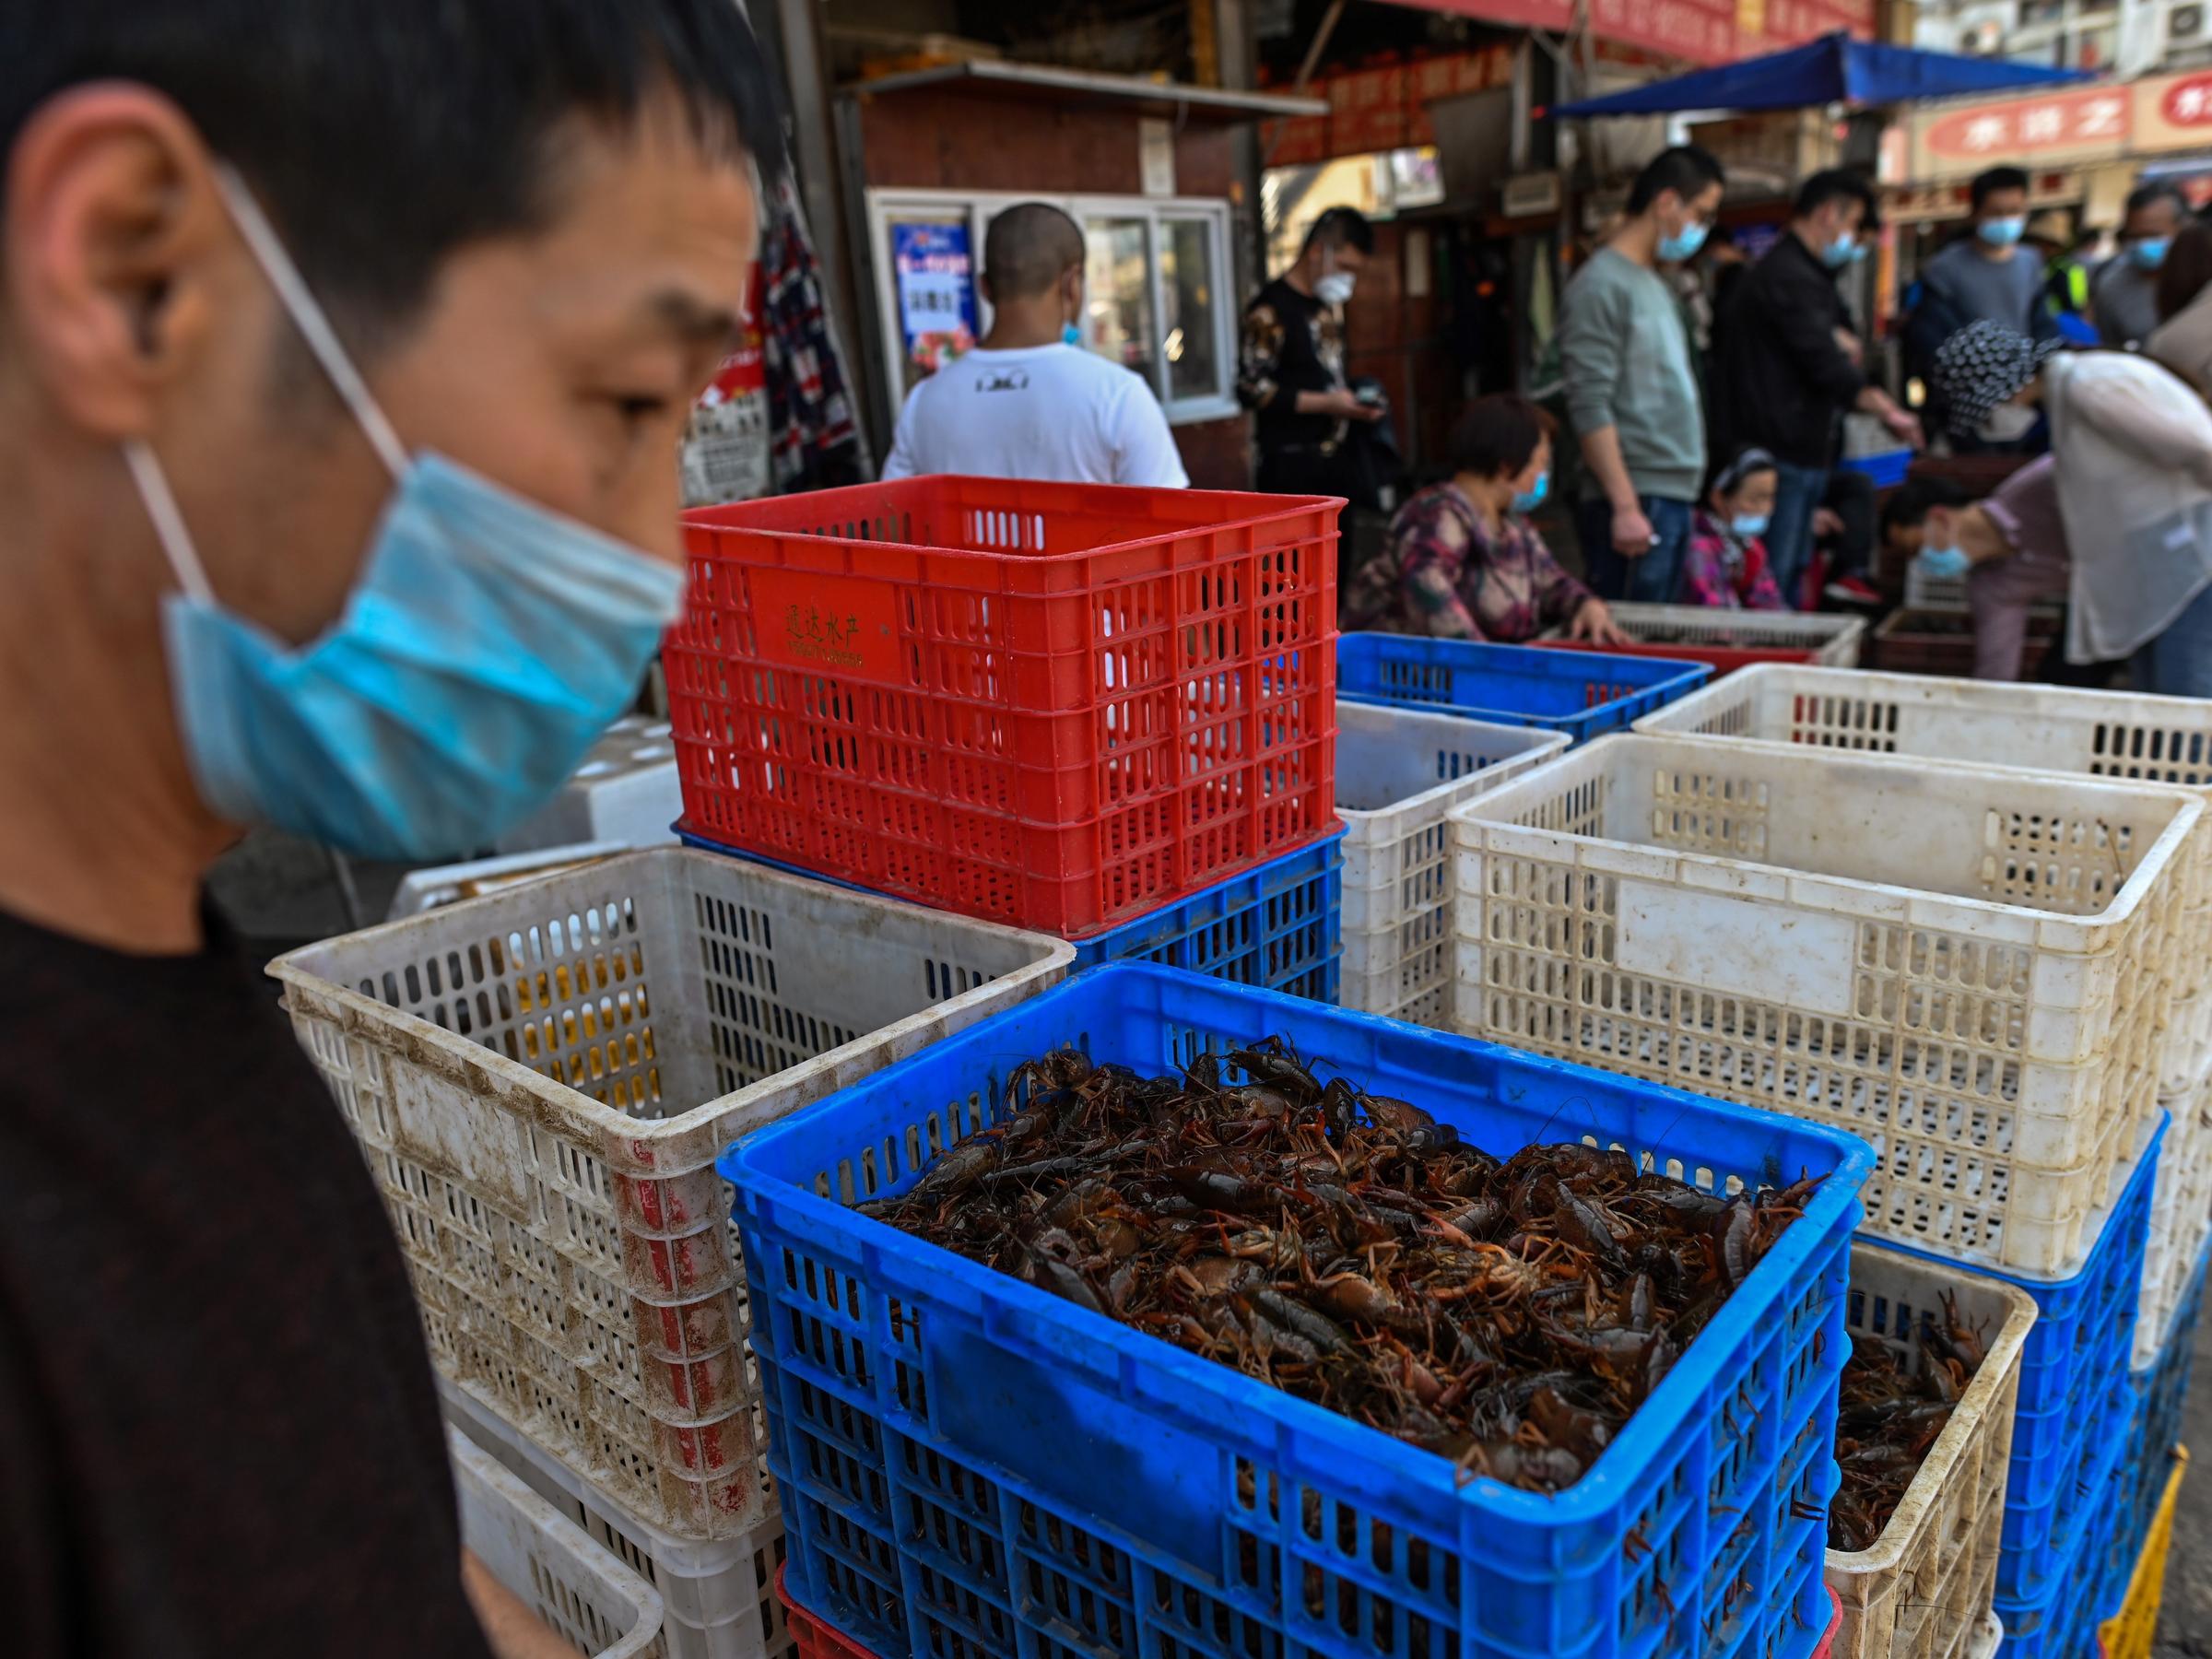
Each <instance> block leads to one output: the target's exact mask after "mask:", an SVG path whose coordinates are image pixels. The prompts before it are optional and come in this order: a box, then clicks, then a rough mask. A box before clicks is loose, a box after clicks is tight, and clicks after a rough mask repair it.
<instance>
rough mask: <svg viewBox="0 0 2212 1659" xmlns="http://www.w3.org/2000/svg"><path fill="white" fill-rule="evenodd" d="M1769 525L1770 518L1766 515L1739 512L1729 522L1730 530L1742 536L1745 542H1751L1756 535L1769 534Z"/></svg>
mask: <svg viewBox="0 0 2212 1659" xmlns="http://www.w3.org/2000/svg"><path fill="white" fill-rule="evenodd" d="M1768 523H1769V518H1768V515H1767V514H1766V513H1763V512H1739V513H1737V514H1736V515H1735V517H1734V518H1731V519H1730V520H1729V521H1728V528H1729V529H1731V530H1733V531H1735V533H1736V535H1740V536H1742V537H1743V538H1744V540H1746V541H1749V540H1750V539H1751V538H1752V537H1753V536H1755V535H1765V534H1766V533H1767V524H1768Z"/></svg>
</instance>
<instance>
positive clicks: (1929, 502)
mask: <svg viewBox="0 0 2212 1659" xmlns="http://www.w3.org/2000/svg"><path fill="white" fill-rule="evenodd" d="M1974 499H1975V498H1974V496H1973V495H1972V493H1971V492H1970V491H1969V490H1967V489H1965V488H1963V487H1961V486H1959V485H1957V484H1954V483H1952V482H1951V481H1950V480H1949V479H1948V478H1907V479H1906V480H1905V481H1904V483H1903V484H1902V485H1900V487H1899V488H1897V489H1896V490H1895V491H1893V492H1892V493H1891V494H1890V497H1889V499H1888V500H1886V501H1884V502H1883V503H1882V512H1881V518H1880V524H1881V535H1882V536H1883V537H1884V538H1885V539H1887V538H1888V535H1889V533H1890V532H1891V531H1892V530H1917V529H1919V528H1920V527H1921V526H1922V525H1923V524H1926V523H1927V522H1928V514H1929V512H1931V511H1933V510H1934V509H1935V508H1937V507H1969V506H1971V505H1972V504H1973V501H1974Z"/></svg>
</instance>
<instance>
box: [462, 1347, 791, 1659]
mask: <svg viewBox="0 0 2212 1659" xmlns="http://www.w3.org/2000/svg"><path fill="white" fill-rule="evenodd" d="M440 1392H441V1395H442V1397H443V1400H444V1403H445V1413H446V1418H447V1420H448V1422H449V1423H450V1424H452V1425H453V1432H454V1433H455V1435H456V1437H457V1438H460V1439H464V1440H465V1441H467V1442H469V1443H470V1444H471V1445H472V1446H473V1447H474V1448H476V1449H477V1452H478V1454H479V1455H480V1456H483V1457H486V1458H488V1459H490V1460H492V1461H493V1464H494V1466H495V1467H496V1468H497V1469H498V1470H499V1472H500V1474H502V1475H504V1476H506V1477H508V1478H509V1479H510V1480H513V1481H519V1482H520V1483H521V1484H522V1485H523V1486H524V1488H526V1490H527V1492H528V1494H529V1495H530V1496H531V1497H533V1498H535V1499H536V1500H538V1501H540V1502H542V1503H544V1504H546V1505H547V1506H549V1507H550V1508H551V1510H552V1511H553V1512H554V1513H553V1514H552V1515H551V1516H550V1517H549V1519H551V1520H554V1521H556V1522H559V1524H561V1525H564V1526H567V1527H570V1528H571V1530H578V1529H580V1534H581V1536H580V1541H581V1542H582V1543H584V1544H586V1545H589V1546H591V1547H593V1548H594V1549H597V1550H600V1551H602V1552H604V1553H605V1554H607V1555H611V1556H612V1557H613V1558H615V1564H616V1565H618V1566H620V1567H622V1568H623V1570H624V1571H626V1572H628V1573H629V1574H631V1575H634V1576H635V1577H636V1578H638V1579H641V1580H642V1581H643V1584H642V1585H641V1588H644V1589H645V1590H646V1592H647V1594H650V1595H652V1596H653V1609H654V1612H655V1613H656V1615H657V1618H656V1620H655V1622H656V1623H657V1625H658V1627H659V1632H660V1634H659V1639H658V1640H657V1641H652V1642H650V1643H649V1644H648V1645H647V1646H645V1647H643V1648H641V1649H639V1650H637V1651H638V1652H639V1653H641V1654H644V1655H646V1656H647V1659H778V1656H779V1655H782V1654H787V1653H792V1652H793V1642H792V1638H791V1632H790V1630H789V1629H788V1628H787V1627H786V1624H785V1621H784V1618H783V1608H782V1603H780V1602H779V1601H777V1599H776V1594H775V1583H776V1569H777V1568H778V1567H780V1566H782V1563H783V1522H782V1517H781V1516H779V1515H773V1514H771V1515H770V1516H769V1517H768V1518H767V1519H765V1520H763V1521H759V1522H757V1523H755V1524H753V1525H752V1526H750V1527H748V1528H747V1529H746V1530H745V1531H743V1532H741V1533H738V1534H736V1535H733V1536H731V1537H727V1538H713V1539H708V1540H706V1541H704V1542H701V1541H698V1540H692V1539H685V1538H678V1537H677V1536H675V1535H672V1534H670V1533H667V1532H664V1531H663V1530H662V1529H661V1528H659V1527H657V1526H654V1525H653V1524H652V1523H651V1522H649V1521H642V1520H640V1519H639V1518H638V1517H637V1516H636V1515H634V1514H632V1513H631V1512H629V1511H628V1510H626V1509H624V1508H623V1507H622V1506H621V1505H620V1504H618V1503H615V1502H613V1501H612V1500H609V1499H608V1498H607V1496H606V1493H604V1492H602V1491H600V1490H598V1489H597V1488H595V1487H594V1486H593V1485H592V1483H591V1482H589V1481H586V1480H584V1479H582V1477H579V1476H578V1475H577V1474H576V1472H575V1471H574V1470H573V1469H571V1468H569V1467H568V1466H567V1465H565V1464H563V1463H562V1462H561V1461H560V1460H559V1458H557V1457H555V1456H554V1455H553V1454H552V1453H549V1452H547V1450H546V1449H545V1448H544V1447H543V1446H540V1445H538V1444H537V1443H536V1442H535V1441H532V1440H531V1438H530V1437H529V1436H528V1435H526V1434H524V1433H523V1432H522V1430H519V1429H516V1428H515V1427H514V1426H513V1425H512V1423H509V1422H506V1421H504V1420H503V1419H501V1418H500V1417H499V1415H498V1414H497V1413H495V1412H491V1411H488V1410H486V1409H485V1407H484V1406H483V1404H482V1403H481V1402H480V1401H477V1400H475V1399H472V1398H471V1397H470V1396H469V1395H467V1394H465V1393H463V1392H462V1391H461V1390H460V1389H458V1388H456V1387H454V1386H453V1383H452V1382H441V1384H440ZM500 1582H501V1583H507V1581H506V1580H505V1579H503V1578H502V1579H501V1580H500ZM509 1588H511V1589H512V1588H513V1586H512V1584H510V1585H509ZM571 1640H573V1638H571ZM587 1651H588V1650H587ZM626 1651H627V1650H626Z"/></svg>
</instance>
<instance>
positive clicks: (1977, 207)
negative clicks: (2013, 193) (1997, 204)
mask: <svg viewBox="0 0 2212 1659" xmlns="http://www.w3.org/2000/svg"><path fill="white" fill-rule="evenodd" d="M2027 188H2028V175H2027V174H2026V173H2024V172H2022V171H2020V170H2019V169H2018V168H2017V167H1993V168H1991V169H1990V170H1989V171H1986V172H1978V173H1976V174H1975V175H1974V182H1972V183H1971V184H1969V185H1968V186H1967V187H1966V191H1967V196H1968V198H1969V199H1970V200H1971V202H1972V203H1973V209H1974V211H1975V212H1976V213H1979V212H1981V211H1982V206H1983V203H1985V202H1987V201H1988V200H1989V198H1990V197H1991V196H1993V195H1994V194H1997V192H1998V191H2000V190H2019V191H2025V190H2026V189H2027Z"/></svg>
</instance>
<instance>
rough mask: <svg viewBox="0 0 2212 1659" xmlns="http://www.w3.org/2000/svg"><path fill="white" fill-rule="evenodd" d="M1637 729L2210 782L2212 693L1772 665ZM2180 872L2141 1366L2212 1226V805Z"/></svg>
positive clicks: (2163, 1011) (2210, 785)
mask: <svg viewBox="0 0 2212 1659" xmlns="http://www.w3.org/2000/svg"><path fill="white" fill-rule="evenodd" d="M1638 730H1640V731H1644V732H1653V733H1671V734H1676V735H1703V736H1716V737H1728V738H1732V739H1735V740H1738V741H1742V742H1747V743H1756V744H1762V745H1781V746H1786V747H1793V748H1800V749H1801V748H1804V747H1818V748H1837V749H1855V750H1864V751H1866V752H1869V753H1877V754H1895V755H1909V756H1916V757H1919V758H1922V759H1930V760H1947V761H1968V762H1974V763H1977V764H1985V765H1999V766H2013V767H2021V768H2026V769H2029V770H2032V771H2048V772H2072V773H2076V774H2077V775H2080V776H2084V777H2094V778H2119V779H2128V780H2133V781H2139V782H2154V783H2160V784H2165V785H2169V786H2172V787H2176V788H2184V789H2189V790H2192V791H2194V793H2196V794H2199V795H2201V796H2206V797H2212V702H2206V701H2203V700H2198V699H2195V698H2185V697H2147V696H2137V695H2136V694H2133V693H2123V692H2112V691H2077V690H2070V689H2066V688H2061V687H2056V686H2025V685H1998V684H1993V683H1990V682H1987V681H1977V680H1928V679H1918V678H1914V677H1910V676H1903V675H1893V674H1844V673H1836V672H1830V671H1827V670H1823V669H1819V668H1792V667H1764V668H1750V669H1746V670H1745V671H1744V672H1743V673H1741V674H1737V675H1734V676H1731V677H1729V678H1728V679H1727V680H1726V681H1724V682H1723V683H1720V684H1716V685H1713V686H1712V687H1709V688H1706V689H1704V690H1701V691H1699V692H1696V693H1693V694H1692V695H1690V696H1688V697H1686V698H1684V699H1683V700H1680V701H1679V702H1677V703H1674V704H1672V705H1670V706H1669V707H1667V708H1665V709H1663V710H1660V711H1658V712H1654V713H1653V714H1650V715H1647V716H1645V717H1643V718H1642V719H1641V720H1640V721H1639V723H1638ZM2179 876H2180V880H2179V885H2178V886H2177V887H2176V888H2174V889H2173V896H2172V897H2171V898H2170V899H2169V900H2168V901H2167V903H2168V907H2169V909H2170V911H2171V915H2170V917H2169V920H2168V925H2169V926H2170V928H2171V933H2172V942H2171V947H2170V948H2169V950H2168V951H2167V952H2166V955H2165V963H2166V969H2165V971H2164V974H2163V976H2162V982H2161V983H2160V984H2159V986H2158V987H2157V988H2156V989H2157V992H2158V996H2159V1001H2160V1012H2159V1020H2160V1036H2159V1054H2158V1059H2157V1064H2156V1071H2157V1075H2158V1079H2159V1096H2160V1101H2159V1104H2160V1105H2161V1106H2162V1107H2163V1108H2164V1110H2165V1111H2166V1112H2168V1113H2170V1114H2171V1117H2172V1120H2173V1122H2172V1126H2171V1130H2170V1131H2169V1133H2168V1136H2167V1150H2166V1152H2165V1154H2164V1158H2163V1161H2162V1166H2161V1168H2160V1171H2159V1196H2158V1201H2157V1203H2156V1204H2155V1205H2154V1206H2153V1216H2154V1220H2153V1224H2152V1225H2153V1231H2152V1236H2151V1242H2150V1249H2149V1251H2148V1253H2147V1256H2146V1259H2145V1264H2144V1267H2145V1277H2144V1286H2143V1303H2144V1320H2143V1330H2142V1331H2141V1332H2140V1333H2139V1335H2138V1343H2137V1347H2136V1364H2137V1365H2138V1366H2140V1365H2142V1364H2144V1363H2147V1360H2148V1359H2149V1358H2150V1349H2151V1347H2152V1346H2153V1345H2155V1343H2156V1341H2157V1333H2158V1332H2159V1330H2160V1329H2161V1328H2162V1327H2163V1325H2164V1324H2165V1322H2166V1321H2167V1320H2168V1319H2169V1318H2171V1313H2172V1310H2173V1308H2174V1306H2175V1305H2176V1302H2177V1300H2178V1299H2179V1297H2180V1295H2181V1293H2182V1290H2183V1287H2184V1286H2185V1285H2186V1283H2187V1281H2188V1277H2189V1274H2190V1271H2191V1269H2192V1268H2193V1267H2194V1265H2195V1262H2196V1257H2197V1254H2198V1248H2197V1247H2198V1246H2199V1245H2200V1244H2201V1243H2202V1241H2203V1239H2204V1236H2205V1230H2206V1228H2212V1111H2207V1110H2206V1107H2207V1106H2212V1097H2207V1092H2206V1091H2207V1088H2212V813H2208V814H2207V816H2206V818H2201V819H2199V820H2198V823H2197V827H2196V830H2195V832H2194V836H2193V837H2192V838H2191V841H2190V843H2189V846H2188V849H2187V851H2186V854H2185V857H2184V860H2183V867H2182V869H2181V870H2180V872H2179ZM2134 994H2136V995H2138V996H2140V995H2141V994H2143V987H2141V986H2140V985H2138V986H2137V987H2136V991H2135V993H2134Z"/></svg>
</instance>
